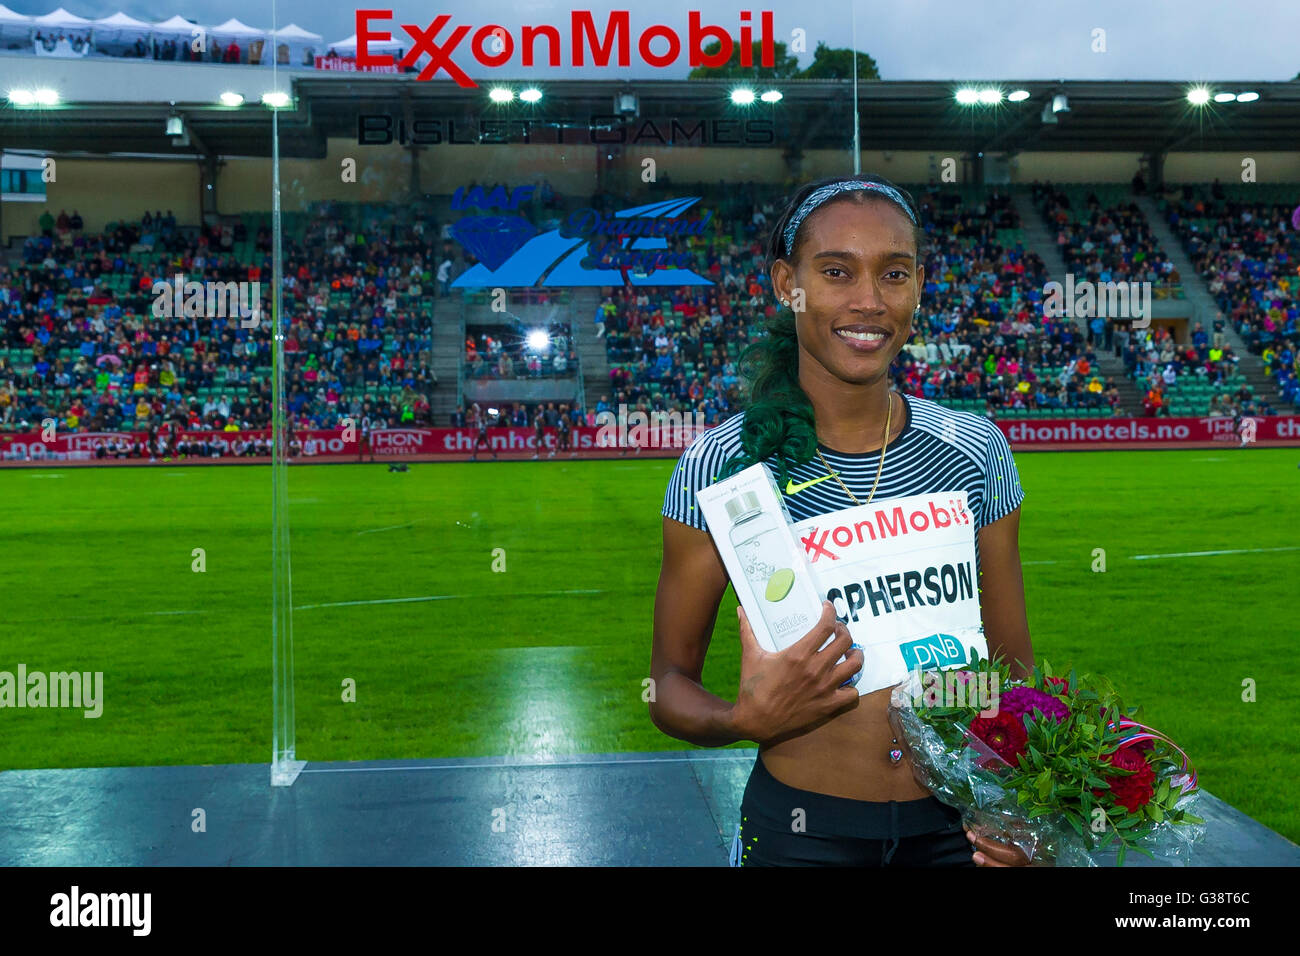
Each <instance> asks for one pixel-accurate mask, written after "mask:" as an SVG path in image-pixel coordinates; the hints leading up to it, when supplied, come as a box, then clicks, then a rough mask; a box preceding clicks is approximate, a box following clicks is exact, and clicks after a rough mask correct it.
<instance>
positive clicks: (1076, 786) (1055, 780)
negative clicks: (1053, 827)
mask: <svg viewBox="0 0 1300 956" xmlns="http://www.w3.org/2000/svg"><path fill="white" fill-rule="evenodd" d="M921 681H922V686H923V687H924V688H925V691H924V693H923V694H922V695H918V696H917V697H915V698H914V701H913V702H914V710H915V712H916V715H917V716H918V717H919V718H920V719H921V720H923V721H924V722H925V723H926V724H928V725H929V726H931V727H932V728H933V729H934V730H935V731H936V732H937V733H938V734H939V736H940V737H941V738H942V739H943V742H944V743H945V744H946V745H947V747H948V748H949V750H950V752H953V753H958V752H960V751H961V750H962V748H965V747H970V748H973V749H974V750H975V751H977V752H978V753H979V754H980V757H979V759H978V760H977V762H976V766H977V767H978V770H977V771H976V773H977V776H979V777H984V778H985V779H986V780H987V781H988V782H990V783H995V784H996V785H997V786H998V787H1001V788H1002V789H1004V790H1010V791H1014V792H1015V795H1016V800H1017V802H1018V803H1019V804H1020V806H1021V808H1022V810H1023V813H1024V815H1025V817H1026V818H1027V819H1035V818H1037V817H1043V816H1048V815H1052V816H1054V817H1055V818H1056V819H1057V820H1063V821H1064V822H1065V823H1066V824H1068V826H1069V827H1071V828H1072V829H1073V830H1074V832H1075V833H1076V834H1078V835H1079V837H1081V838H1082V841H1083V845H1084V846H1085V847H1086V849H1087V850H1088V851H1089V852H1091V851H1094V850H1100V849H1104V848H1106V847H1108V846H1109V845H1110V844H1111V843H1112V842H1115V841H1118V842H1119V849H1118V853H1117V862H1118V863H1119V864H1120V865H1123V862H1124V858H1125V855H1126V854H1127V853H1128V852H1129V851H1130V850H1133V851H1136V852H1138V853H1142V854H1145V855H1146V856H1148V857H1152V854H1151V853H1150V852H1149V851H1148V850H1146V849H1144V848H1143V847H1142V846H1139V845H1138V841H1139V840H1140V839H1141V838H1142V837H1143V836H1145V835H1146V834H1147V833H1149V832H1151V831H1152V829H1153V828H1155V827H1156V826H1157V825H1159V824H1162V823H1169V824H1175V825H1182V824H1199V823H1203V822H1204V821H1203V820H1201V819H1200V818H1199V817H1196V816H1193V815H1192V814H1191V813H1190V812H1188V811H1187V810H1185V809H1179V804H1180V802H1184V801H1183V798H1184V797H1187V796H1189V795H1191V794H1192V793H1194V792H1195V790H1196V787H1195V777H1194V775H1191V774H1190V768H1188V767H1187V766H1186V765H1185V764H1184V762H1183V761H1182V760H1180V759H1179V758H1178V757H1177V756H1176V753H1180V752H1179V751H1177V750H1176V748H1175V746H1174V745H1173V744H1172V742H1171V741H1168V740H1167V739H1166V738H1164V737H1163V736H1161V735H1159V734H1157V733H1155V732H1154V731H1150V730H1149V728H1146V727H1144V726H1142V725H1141V724H1139V723H1137V721H1136V717H1137V715H1138V713H1139V711H1140V708H1137V707H1133V708H1127V709H1126V708H1125V707H1124V704H1123V701H1122V700H1121V699H1120V697H1119V695H1118V694H1117V693H1116V692H1115V689H1114V688H1113V687H1112V686H1111V683H1110V681H1108V680H1107V679H1106V678H1104V677H1101V676H1095V675H1084V676H1082V677H1081V676H1080V675H1079V674H1077V673H1076V672H1075V671H1074V670H1073V669H1071V670H1070V671H1069V673H1068V675H1067V676H1065V677H1059V676H1054V675H1053V673H1052V667H1051V664H1050V663H1048V662H1046V661H1044V662H1043V663H1042V665H1041V666H1037V665H1036V666H1035V667H1034V669H1033V672H1032V673H1031V674H1030V676H1029V678H1028V679H1027V680H1024V681H1012V679H1011V668H1010V665H1008V664H1006V663H1005V662H1004V661H1003V660H1002V658H1001V656H1000V655H999V656H998V657H995V658H994V659H993V660H991V661H990V660H981V659H980V658H979V655H978V654H977V653H976V654H973V655H972V660H971V664H970V666H969V667H968V668H966V669H964V670H957V671H945V672H939V671H930V672H927V674H926V675H923V676H922V677H921ZM915 687H916V685H915V684H913V688H915ZM986 775H987V776H986ZM948 782H949V783H954V784H958V785H957V786H954V787H953V789H954V791H955V793H956V796H957V797H958V799H961V800H969V801H971V803H972V804H973V803H974V796H973V794H972V793H971V790H970V785H969V782H968V783H967V784H966V786H965V787H964V792H963V787H962V786H960V782H959V781H952V780H950V781H948ZM1152 858H1153V859H1154V857H1152Z"/></svg>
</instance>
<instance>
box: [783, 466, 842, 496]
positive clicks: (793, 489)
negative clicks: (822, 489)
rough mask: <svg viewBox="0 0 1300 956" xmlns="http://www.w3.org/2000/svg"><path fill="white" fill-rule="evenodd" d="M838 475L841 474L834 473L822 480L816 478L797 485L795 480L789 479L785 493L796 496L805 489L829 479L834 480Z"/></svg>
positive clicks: (823, 476) (823, 477)
mask: <svg viewBox="0 0 1300 956" xmlns="http://www.w3.org/2000/svg"><path fill="white" fill-rule="evenodd" d="M837 474H839V472H835V471H832V472H831V473H830V474H829V475H822V476H821V477H820V478H814V479H813V480H812V481H801V482H799V484H797V485H796V484H795V483H794V481H793V479H790V478H787V479H786V482H785V493H786V494H787V495H796V494H798V493H799V492H801V491H803V490H804V489H805V488H811V487H812V486H813V485H815V484H818V483H819V482H822V481H825V480H826V479H827V478H834V477H835V476H836V475H837Z"/></svg>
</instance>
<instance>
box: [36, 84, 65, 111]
mask: <svg viewBox="0 0 1300 956" xmlns="http://www.w3.org/2000/svg"><path fill="white" fill-rule="evenodd" d="M32 96H34V97H36V103H37V105H39V106H57V105H58V102H59V93H58V90H52V89H50V88H49V87H48V86H45V87H41V88H40V89H39V90H36V91H35V92H33V93H32Z"/></svg>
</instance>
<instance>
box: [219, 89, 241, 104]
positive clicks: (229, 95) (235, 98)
mask: <svg viewBox="0 0 1300 956" xmlns="http://www.w3.org/2000/svg"><path fill="white" fill-rule="evenodd" d="M221 102H222V103H223V104H224V105H225V106H243V105H244V96H243V94H242V93H235V92H234V91H232V90H226V92H224V93H222V94H221Z"/></svg>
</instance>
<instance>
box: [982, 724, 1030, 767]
mask: <svg viewBox="0 0 1300 956" xmlns="http://www.w3.org/2000/svg"><path fill="white" fill-rule="evenodd" d="M970 731H971V733H972V734H974V735H975V737H977V738H978V739H980V740H982V741H983V742H984V743H986V744H988V746H989V747H990V748H991V749H992V750H993V751H994V753H996V754H997V755H998V756H999V757H1001V758H1002V759H1003V760H1005V761H1006V762H1007V763H1009V764H1011V765H1012V766H1015V765H1016V756H1017V755H1018V754H1022V753H1024V752H1025V744H1026V742H1027V736H1026V734H1025V725H1024V723H1023V722H1022V721H1021V719H1020V718H1019V717H1017V716H1015V715H1014V714H1009V713H1007V712H1006V711H1000V712H999V713H998V715H997V716H996V717H976V718H975V719H974V720H972V721H971V722H970Z"/></svg>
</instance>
